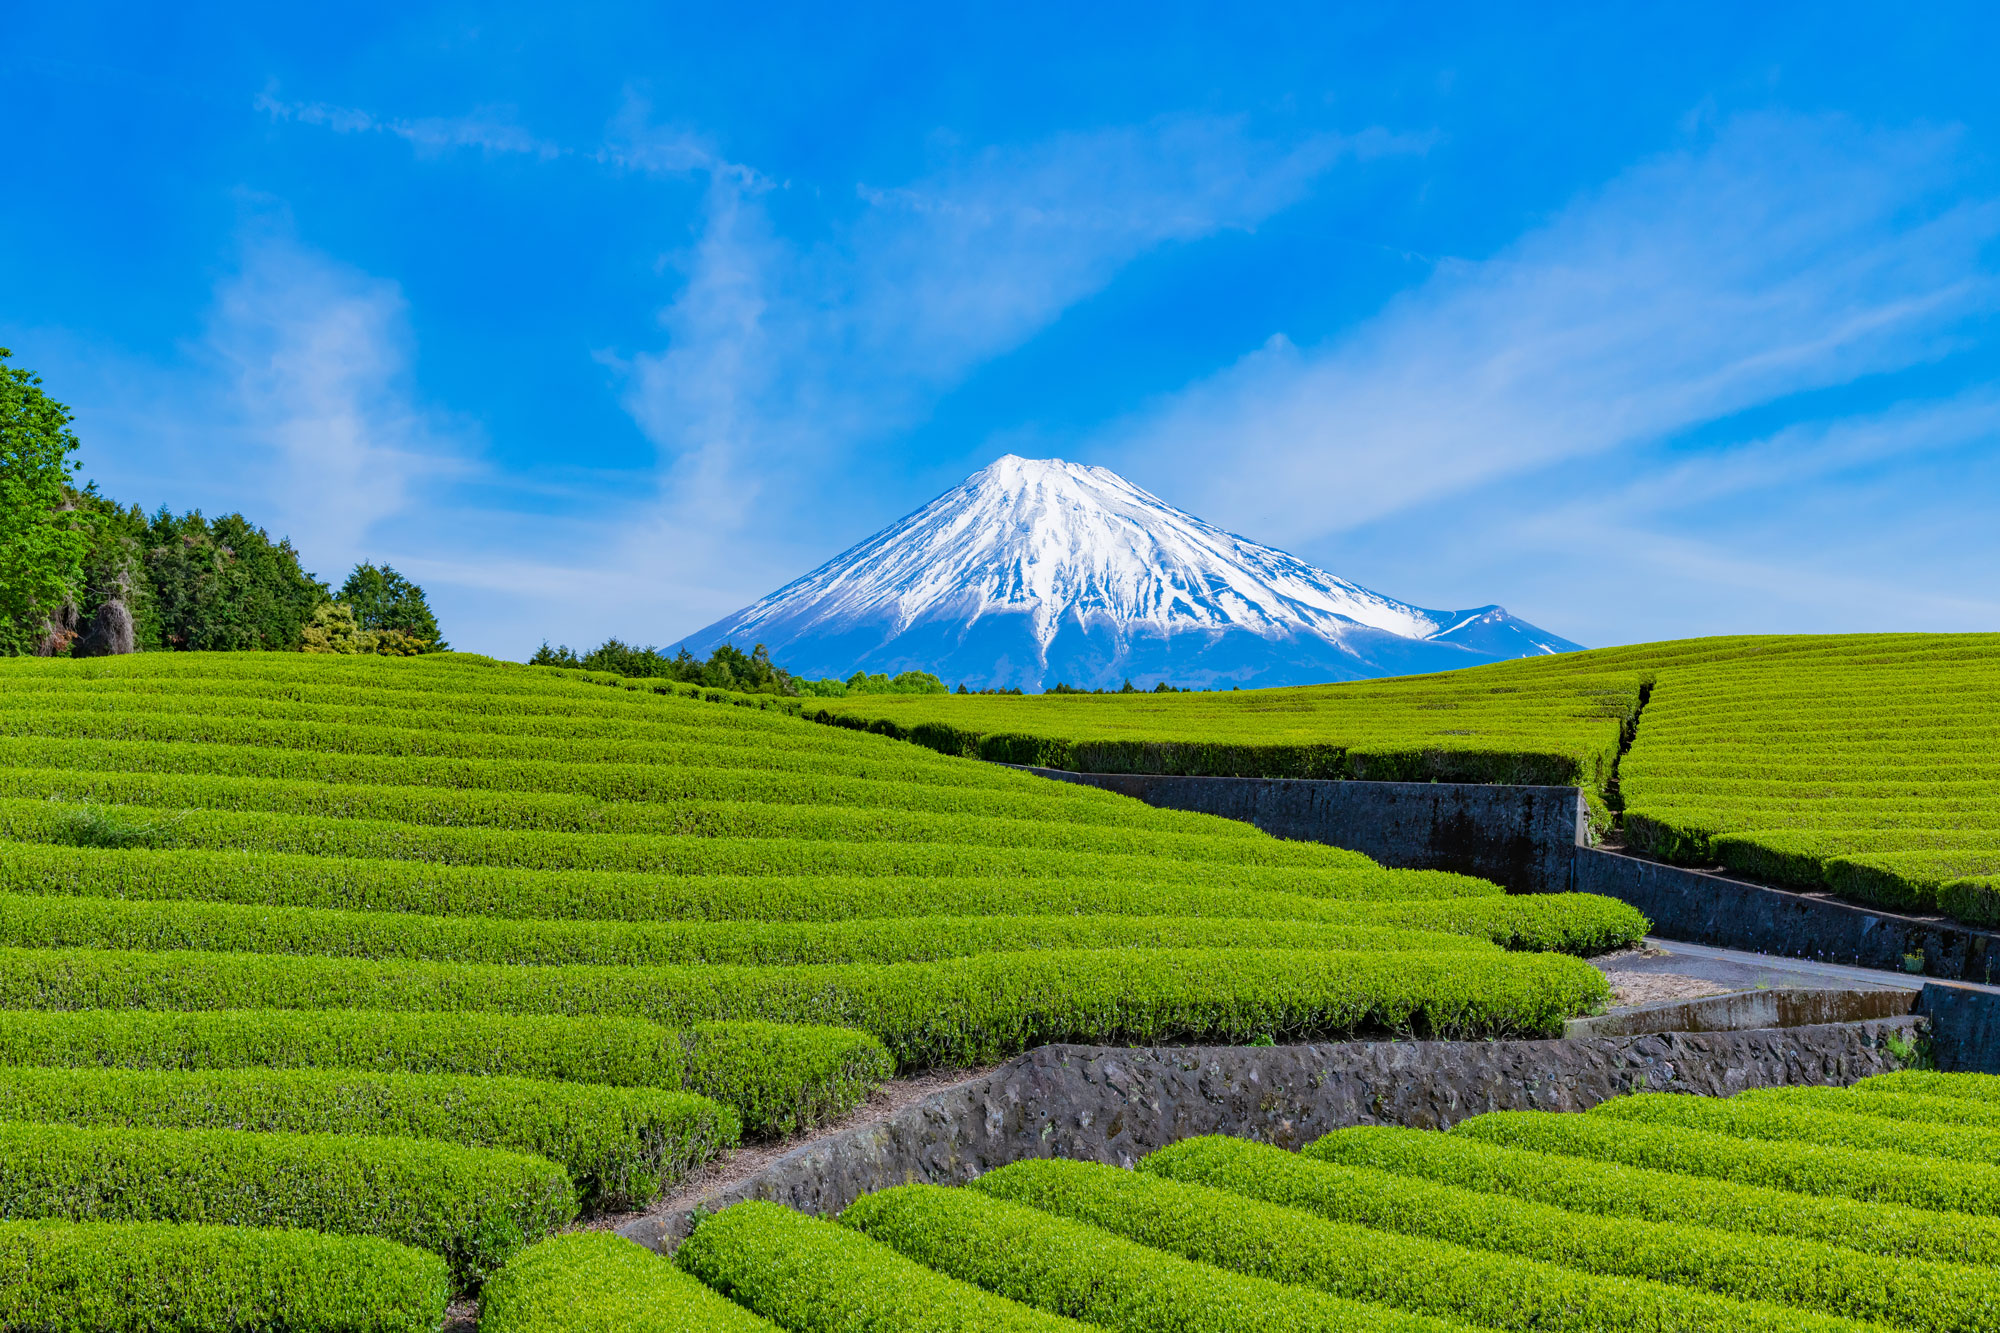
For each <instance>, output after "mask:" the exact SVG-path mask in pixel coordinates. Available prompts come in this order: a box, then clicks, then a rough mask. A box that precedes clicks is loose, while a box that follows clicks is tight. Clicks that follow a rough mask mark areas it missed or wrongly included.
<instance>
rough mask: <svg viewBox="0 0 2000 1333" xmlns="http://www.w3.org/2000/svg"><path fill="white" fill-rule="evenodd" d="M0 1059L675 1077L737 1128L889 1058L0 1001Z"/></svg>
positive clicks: (748, 1026)
mask: <svg viewBox="0 0 2000 1333" xmlns="http://www.w3.org/2000/svg"><path fill="white" fill-rule="evenodd" d="M0 1064H11V1065H41V1066H53V1067H69V1068H114V1069H167V1070H171V1069H183V1070H211V1069H235V1068H265V1069H354V1070H369V1071H375V1072H380V1073H405V1074H481V1075H503V1076H504V1075H513V1076H518V1077H522V1078H529V1079H542V1080H555V1081H559V1082H566V1083H583V1084H610V1085H614V1086H623V1087H649V1088H663V1089H667V1090H675V1089H685V1090H687V1091H691V1092H696V1093H699V1094H701V1095H705V1096H709V1097H712V1098H713V1099H714V1100H716V1101H720V1102H722V1103H724V1104H725V1105H727V1106H729V1107H731V1108H732V1109H737V1110H738V1111H739V1113H740V1116H741V1118H742V1119H743V1121H744V1127H745V1129H747V1130H748V1131H749V1132H750V1133H752V1134H759V1135H768V1134H772V1133H787V1132H790V1131H789V1130H788V1129H787V1128H786V1126H787V1125H790V1126H794V1127H801V1128H802V1127H805V1126H808V1125H810V1124H812V1123H814V1122H816V1121H817V1120H820V1119H826V1118H831V1117H833V1116H837V1115H839V1114H841V1113H842V1112H844V1111H846V1110H848V1109H849V1108H851V1107H852V1106H855V1105H858V1104H859V1103H860V1102H861V1101H862V1100H864V1099H865V1098H866V1097H867V1095H868V1093H869V1091H871V1090H872V1089H873V1087H874V1085H875V1084H876V1083H878V1082H879V1081H880V1079H881V1078H883V1077H886V1076H887V1073H886V1071H887V1070H889V1069H890V1067H891V1065H892V1064H893V1061H892V1060H891V1059H890V1057H889V1054H888V1052H887V1051H886V1050H884V1049H883V1047H882V1044H881V1043H880V1042H879V1041H877V1040H876V1039H875V1038H873V1037H871V1036H869V1035H868V1034H867V1033H865V1032H853V1031H849V1030H847V1029H844V1028H827V1027H814V1026H809V1025H798V1024H777V1023H701V1024H696V1025H695V1026H694V1027H692V1028H689V1029H686V1030H683V1031H674V1030H670V1029H667V1028H662V1027H660V1026H658V1025H657V1024H654V1023H649V1022H646V1021H644V1020H641V1019H631V1018H588V1017H584V1018H572V1017H566V1016H553V1015H551V1016H536V1015H530V1016H514V1015H508V1014H491V1013H407V1012H383V1011H379V1010H368V1009H324V1010H321V1009H311V1010H292V1009H275V1010H274V1009H265V1010H258V1009H223V1010H217V1011H207V1012H203V1011H194V1012H176V1011H147V1010H116V1009H82V1010H71V1011H38V1010H4V1009H0ZM788 1097H789V1098H792V1099H793V1100H791V1101H788V1100H787V1098H788Z"/></svg>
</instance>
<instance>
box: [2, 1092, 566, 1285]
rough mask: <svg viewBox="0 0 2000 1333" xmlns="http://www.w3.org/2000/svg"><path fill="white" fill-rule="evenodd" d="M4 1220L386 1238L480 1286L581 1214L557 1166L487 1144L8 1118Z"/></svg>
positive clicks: (4, 1147)
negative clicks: (84, 1125) (296, 1230)
mask: <svg viewBox="0 0 2000 1333" xmlns="http://www.w3.org/2000/svg"><path fill="white" fill-rule="evenodd" d="M0 1200H4V1201H5V1209H6V1212H7V1214H8V1215H9V1216H11V1217H16V1218H40V1219H48V1220H51V1221H70V1222H97V1221H105V1222H114V1221H116V1222H194V1223H201V1224H205V1225H213V1224H229V1225H233V1226H278V1227H303V1228H307V1229H310V1230H315V1231H330V1232H336V1233H342V1234H348V1235H362V1236H380V1237H382V1238H383V1239H385V1240H393V1241H397V1242H399V1243H402V1244H407V1245H413V1246H415V1247H417V1248H419V1249H425V1250H429V1251H431V1252H432V1253H433V1254H436V1255H438V1256H440V1257H441V1258H443V1259H444V1261H445V1262H446V1263H447V1264H448V1265H450V1267H451V1271H452V1276H453V1278H454V1280H455V1281H457V1282H458V1283H460V1284H462V1285H463V1286H467V1287H470V1286H476V1285H477V1284H478V1283H479V1281H480V1280H481V1279H482V1278H483V1277H485V1275H486V1274H487V1273H489V1272H491V1271H493V1270H494V1269H496V1268H498V1267H499V1266H500V1265H501V1264H503V1263H505V1262H506V1261H507V1260H508V1259H509V1258H510V1257H511V1256H512V1255H513V1254H514V1252H515V1251H517V1250H519V1249H520V1248H522V1247H523V1246H524V1245H527V1244H531V1243H532V1242H534V1241H536V1240H539V1239H540V1238H541V1237H542V1236H544V1235H546V1234H548V1233H549V1232H551V1231H553V1230H555V1229H556V1228H558V1227H560V1226H562V1225H563V1224H565V1223H567V1222H569V1221H571V1220H573V1219H574V1218H575V1217H576V1211H577V1207H576V1192H575V1190H574V1189H573V1188H572V1186H571V1185H570V1180H569V1177H568V1176H567V1175H565V1174H564V1173H563V1169H562V1168H561V1167H559V1166H557V1165H556V1164H555V1163H554V1162H550V1161H546V1160H544V1159H542V1158H539V1157H529V1156H527V1155H525V1154H523V1153H511V1152H500V1151H497V1150H495V1149H491V1148H460V1147H455V1146H453V1145H451V1144H448V1143H436V1142H430V1141H426V1140H418V1139H393V1138H372V1137H363V1136H359V1135H345V1134H254V1133H247V1132H244V1131H240V1130H169V1129H79V1128H77V1127H75V1126H71V1125H43V1124H28V1123H19V1122H17V1123H0Z"/></svg>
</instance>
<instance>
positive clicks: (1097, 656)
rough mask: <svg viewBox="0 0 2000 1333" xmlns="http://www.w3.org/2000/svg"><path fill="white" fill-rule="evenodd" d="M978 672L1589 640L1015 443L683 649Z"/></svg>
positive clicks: (1394, 670)
mask: <svg viewBox="0 0 2000 1333" xmlns="http://www.w3.org/2000/svg"><path fill="white" fill-rule="evenodd" d="M722 643H733V644H735V645H736V646H737V647H739V648H745V649H747V648H749V647H750V645H751V644H753V643H763V644H765V645H767V646H768V647H769V648H770V650H771V656H772V657H773V658H774V659H775V660H776V661H777V662H779V663H780V664H781V665H783V666H784V667H785V668H786V669H787V670H789V671H792V672H795V673H798V674H800V675H805V676H810V677H819V676H843V677H844V676H847V675H849V674H851V673H853V672H855V671H857V670H859V671H885V672H889V673H891V674H893V673H895V672H899V671H909V670H918V671H930V672H934V673H936V674H937V675H938V676H941V677H942V678H943V679H944V680H945V682H946V683H947V684H956V683H957V682H960V681H963V682H965V683H966V684H967V685H968V686H970V687H972V688H974V689H983V688H988V687H1017V688H1021V689H1026V690H1031V691H1032V690H1042V689H1047V688H1048V687H1049V686H1051V685H1054V684H1056V683H1057V682H1058V681H1062V682H1066V683H1068V684H1070V685H1074V686H1079V687H1087V688H1114V689H1115V688H1117V686H1118V685H1119V684H1120V683H1121V682H1122V681H1124V680H1126V679H1130V680H1131V681H1132V682H1133V683H1134V684H1135V685H1137V686H1139V687H1140V688H1142V689H1144V688H1150V687H1151V686H1152V685H1153V684H1154V683H1155V682H1156V681H1160V680H1167V681H1171V682H1172V683H1173V684H1175V685H1181V686H1201V687H1204V688H1211V689H1212V688H1215V687H1217V686H1221V687H1225V688H1226V687H1228V686H1231V685H1240V686H1246V687H1247V686H1263V685H1304V684H1311V683H1316V682H1321V681H1335V680H1358V679H1363V678H1366V677H1371V676H1394V675H1407V674H1411V673H1416V672H1428V671H1444V670H1450V669H1452V668H1454V667H1464V666H1472V665H1475V664H1477V663H1480V662H1494V661H1499V660H1500V659H1502V658H1509V657H1534V656H1540V655H1542V654H1544V653H1561V652H1569V651H1572V650H1574V649H1576V648H1577V647H1578V646H1579V645H1577V644H1574V643H1571V642H1569V641H1568V640H1567V639H1560V638H1557V637H1556V636H1555V635H1553V634H1550V633H1548V632H1547V631H1545V630H1540V629H1537V628H1535V627H1534V626H1533V625H1530V624H1528V623H1527V622H1526V621H1522V620H1518V619H1516V618H1515V617H1513V616H1510V615H1508V614H1507V611H1506V609H1505V608H1504V607H1499V606H1478V607H1473V608H1472V609H1471V610H1467V611H1432V610H1427V609H1425V608H1423V607H1417V606H1411V605H1410V604H1408V603H1407V602H1399V601H1397V600H1395V599H1394V598H1392V597H1384V596H1383V595H1382V594H1380V593H1377V592H1370V591H1369V590H1368V589H1366V588H1363V587H1359V586H1358V585H1356V584H1353V583H1349V582H1348V581H1347V580H1345V579H1342V578H1337V577H1335V576H1334V575H1332V574H1329V573H1327V572H1326V571H1325V570H1323V569H1317V568H1315V567H1313V566H1312V565H1309V564H1307V563H1305V562H1304V561H1303V560H1300V559H1298V558H1296V557H1294V556H1290V555H1287V554H1285V552H1283V551H1279V550H1275V549H1273V548H1272V547H1269V546H1260V545H1258V544H1257V543H1256V542H1252V541H1246V540H1244V539H1243V538H1241V537H1238V536H1235V535H1234V534H1232V533H1228V532H1224V531H1223V530H1222V529H1221V528H1218V527H1216V526H1215V525H1213V524H1211V523H1204V522H1203V521H1202V520H1200V519H1198V518H1196V517H1195V516H1194V515H1192V514H1189V513H1185V512H1184V511H1182V510H1179V509H1176V508H1174V507H1173V506H1172V505H1170V504H1167V503H1166V502H1165V501H1163V500H1161V499H1159V498H1158V497H1156V496H1153V495H1150V494H1148V493H1147V492H1145V491H1143V490H1141V489H1139V488H1138V487H1137V486H1134V485H1133V484H1132V483H1131V482H1129V481H1126V480H1125V479H1124V478H1123V477H1120V476H1119V475H1118V474H1117V473H1115V472H1111V471H1109V470H1107V469H1105V468H1101V467H1087V466H1084V465H1081V464H1077V463H1066V462H1063V461H1062V460H1061V459H1053V458H1051V459H1029V458H1017V457H1015V456H1014V455H1012V454H1009V455H1007V456H1006V457H1004V458H1002V459H1000V460H999V461H998V462H996V463H994V464H993V465H992V466H990V467H987V468H984V469H982V470H980V471H978V472H975V473H973V474H972V475H971V476H970V477H967V478H966V479H965V481H964V482H962V483H960V484H959V485H958V486H956V487H954V488H952V489H951V490H949V491H947V492H945V493H944V494H943V495H940V496H939V497H938V498H937V499H935V500H933V501H931V502H930V503H929V504H927V505H925V506H924V507H923V508H922V509H919V510H918V511H917V512H916V513H914V514H911V515H909V516H908V517H906V518H904V519H902V520H900V521H899V522H897V523H894V524H892V525H890V526H889V527H887V528H884V529H883V530H882V531H880V532H878V533H876V534H875V535H874V536H872V537H870V538H868V539H867V540H866V541H864V542H862V543H860V544H859V545H857V546H854V547H851V548H849V549H848V550H846V551H843V552H841V553H840V554H839V555H837V556H835V557H834V558H833V559H832V560H829V561H827V563H825V564H824V565H821V566H820V567H819V568H818V569H815V570H814V571H813V572H812V573H810V574H807V575H806V576H805V577H804V578H801V579H798V580H796V581H794V582H792V583H788V584H786V585H785V586H784V587H782V588H780V589H778V590H777V591H776V592H774V593H772V594H770V595H769V596H767V597H765V598H763V599H761V600H759V601H757V602H754V603H752V604H751V605H749V606H747V607H745V608H743V609H742V610H741V611H738V612H737V613H736V614H734V615H731V616H726V617H724V618H723V619H721V620H718V621H716V622H715V623H714V624H713V625H710V626H708V627H707V628H706V629H703V630H700V631H698V632H697V633H695V634H691V635H689V636H688V637H687V638H686V639H684V640H682V641H681V643H680V644H677V645H675V646H676V647H685V648H687V649H688V650H690V651H691V652H695V653H699V654H706V653H708V652H710V651H712V650H713V649H714V648H715V647H716V645H718V644H722Z"/></svg>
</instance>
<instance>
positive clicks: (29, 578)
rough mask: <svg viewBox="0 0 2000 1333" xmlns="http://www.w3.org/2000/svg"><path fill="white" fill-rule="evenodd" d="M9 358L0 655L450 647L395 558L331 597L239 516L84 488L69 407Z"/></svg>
mask: <svg viewBox="0 0 2000 1333" xmlns="http://www.w3.org/2000/svg"><path fill="white" fill-rule="evenodd" d="M11 356H12V353H11V352H10V351H9V350H8V349H6V348H4V347H0V655H5V656H18V655H23V654H32V655H37V656H44V657H55V656H105V655H109V654H113V653H128V652H158V651H168V650H189V651H206V652H216V651H225V652H226V651H244V650H261V651H280V652H282V651H294V652H296V651H304V652H330V653H382V654H390V655H407V654H415V653H426V652H441V651H444V650H445V649H446V648H447V647H448V645H447V644H446V643H445V641H444V636H443V634H442V633H441V632H440V631H439V629H438V623H437V618H436V616H434V615H433V614H432V613H431V609H430V606H429V604H428V603H427V601H426V600H425V598H424V590H423V589H422V588H421V587H419V586H418V585H417V584H415V583H413V582H411V581H410V580H409V579H407V578H405V577H403V575H401V574H399V573H397V572H396V570H395V569H394V568H393V567H391V566H389V565H386V564H384V565H376V564H373V563H367V562H364V563H362V564H359V565H356V566H355V567H354V571H353V572H352V573H351V574H349V575H348V576H347V579H346V581H345V582H343V583H342V584H341V586H340V588H339V590H338V591H335V590H334V589H332V588H331V587H329V586H328V585H327V584H325V583H322V582H320V581H319V580H318V579H316V578H314V577H313V576H312V575H311V574H309V573H307V572H306V571H305V569H304V568H303V567H302V566H301V565H300V563H299V554H298V552H297V551H296V550H294V549H293V547H292V544H291V542H290V541H289V540H288V539H285V538H280V539H279V540H277V541H275V542H274V541H272V540H271V537H270V534H269V533H267V532H266V531H265V530H264V529H263V528H261V527H258V526H257V525H256V524H254V523H252V522H251V521H250V520H249V519H247V518H245V517H244V516H243V515H241V514H225V515H223V516H222V517H221V518H215V519H210V518H206V517H204V516H203V515H202V513H201V511H200V510H193V511H190V512H189V513H185V514H175V513H173V512H171V511H170V510H168V509H167V508H166V507H165V506H164V505H163V506H161V507H160V508H159V509H158V510H157V511H155V512H154V513H152V514H150V515H148V514H147V513H146V512H145V511H144V510H142V509H141V508H140V507H139V506H138V505H129V506H127V505H121V504H120V503H118V502H117V501H115V500H113V499H111V498H109V497H108V496H105V495H103V494H101V493H99V491H98V489H97V485H96V483H95V482H92V483H90V484H89V485H86V486H81V487H80V486H78V485H77V484H76V471H75V470H76V461H75V458H74V457H73V455H74V454H75V453H76V450H77V448H78V441H77V438H76V435H75V433H74V432H73V431H72V430H71V429H70V424H71V421H72V417H71V413H70V411H69V409H68V408H67V407H66V406H64V405H63V404H62V403H60V402H57V401H56V400H55V399H54V398H52V397H50V396H49V395H48V394H47V393H46V392H45V391H44V390H43V389H42V387H41V385H42V381H41V378H40V376H38V375H35V374H34V373H32V372H31V371H27V370H23V369H20V368H18V367H14V366H9V365H7V364H5V362H6V361H7V360H8V359H9V358H10V357H11Z"/></svg>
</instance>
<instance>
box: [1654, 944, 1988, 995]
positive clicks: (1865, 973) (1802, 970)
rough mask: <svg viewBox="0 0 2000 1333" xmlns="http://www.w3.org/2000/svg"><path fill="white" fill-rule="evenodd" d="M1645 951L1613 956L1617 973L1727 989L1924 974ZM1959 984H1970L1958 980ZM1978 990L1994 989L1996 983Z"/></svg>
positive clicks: (1905, 986) (1683, 948)
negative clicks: (1650, 974) (1644, 974)
mask: <svg viewBox="0 0 2000 1333" xmlns="http://www.w3.org/2000/svg"><path fill="white" fill-rule="evenodd" d="M1645 944H1646V952H1645V953H1643V954H1640V953H1625V954H1619V955H1616V958H1617V961H1616V963H1615V966H1616V967H1617V969H1618V970H1619V971H1620V972H1668V973H1672V974H1673V975H1675V976H1682V977H1695V978H1698V979H1700V980H1702V981H1710V982H1714V983H1715V984H1716V985H1718V986H1727V987H1729V988H1730V989H1731V990H1777V989H1779V988H1781V987H1783V988H1789V989H1793V990H1904V991H1914V990H1922V989H1923V987H1924V983H1925V982H1926V981H1928V980H1930V978H1928V977H1924V976H1919V975H1914V974H1912V973H1908V972H1880V971H1877V970H1876V969H1874V968H1869V967H1847V966H1844V965H1843V964H1840V963H1815V962H1812V961H1810V960H1809V959H1804V958H1775V957H1772V956H1771V955H1770V954H1762V953H1746V952H1744V951H1743V950H1741V949H1717V948H1714V947H1712V946H1710V945H1706V944H1683V943H1681V942H1680V941H1678V940H1663V939H1658V938H1655V937H1653V936H1650V935H1649V936H1647V937H1646V941H1645ZM1958 984H1960V985H1967V984H1970V983H1965V982H1960V983H1958ZM1976 989H1979V990H1992V991H1996V992H2000V987H1993V986H1980V987H1976Z"/></svg>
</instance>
